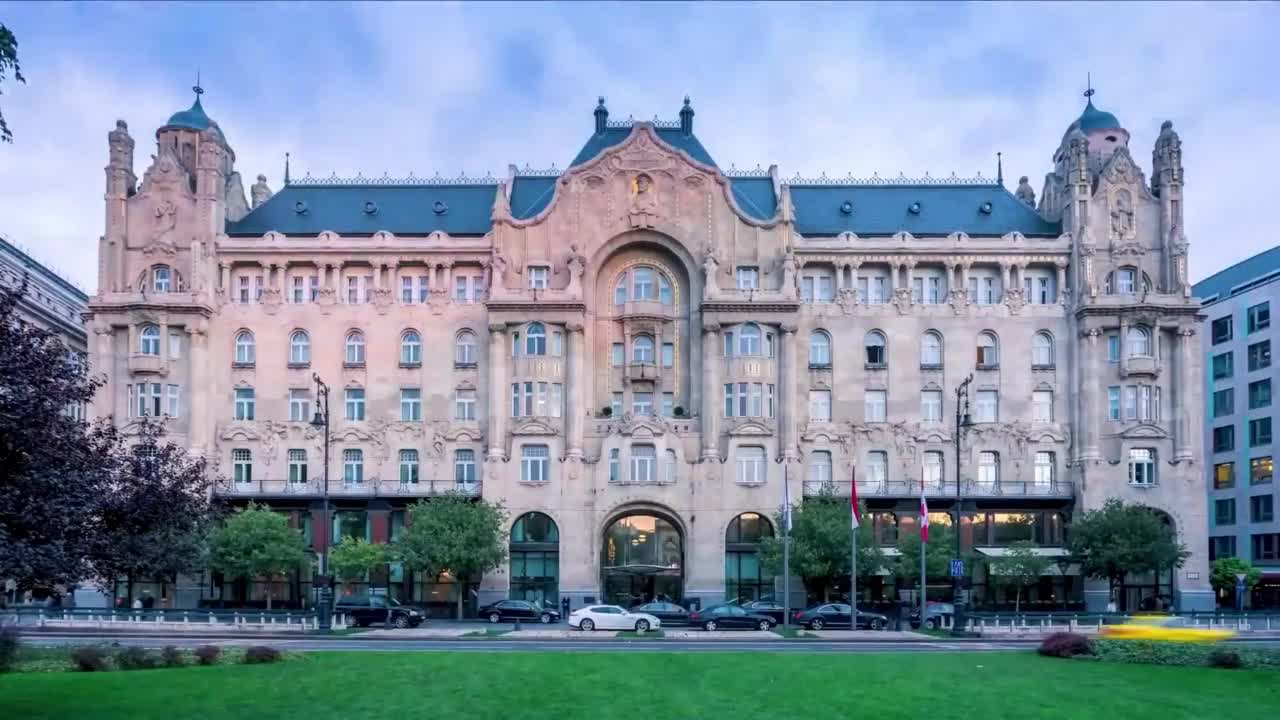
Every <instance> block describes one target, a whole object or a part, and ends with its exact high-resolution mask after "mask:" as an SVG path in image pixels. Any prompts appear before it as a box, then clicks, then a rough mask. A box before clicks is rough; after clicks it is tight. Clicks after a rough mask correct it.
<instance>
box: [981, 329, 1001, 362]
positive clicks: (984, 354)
mask: <svg viewBox="0 0 1280 720" xmlns="http://www.w3.org/2000/svg"><path fill="white" fill-rule="evenodd" d="M977 347H978V358H977V360H978V367H979V368H994V367H999V365H1000V351H999V347H1000V346H999V343H998V341H997V340H996V336H995V335H994V334H992V333H989V332H984V333H979V334H978V346H977Z"/></svg>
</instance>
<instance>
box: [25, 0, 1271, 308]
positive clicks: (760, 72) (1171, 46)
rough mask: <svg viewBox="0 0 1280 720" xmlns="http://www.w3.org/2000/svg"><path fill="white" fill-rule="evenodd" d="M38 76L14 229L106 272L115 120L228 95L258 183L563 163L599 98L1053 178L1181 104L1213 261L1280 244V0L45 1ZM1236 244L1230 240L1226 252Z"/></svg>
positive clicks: (720, 148) (867, 170)
mask: <svg viewBox="0 0 1280 720" xmlns="http://www.w3.org/2000/svg"><path fill="white" fill-rule="evenodd" d="M14 15H15V17H12V18H9V19H6V22H7V23H8V24H9V25H10V27H11V28H12V29H13V30H14V31H15V32H16V33H17V35H18V37H19V40H20V42H21V43H22V46H21V48H20V50H21V52H22V56H21V57H22V60H23V66H24V71H25V74H26V75H27V76H28V80H29V83H30V84H29V85H28V86H15V87H10V86H8V85H7V84H6V86H5V90H6V92H5V95H4V96H3V97H2V98H0V103H2V104H0V108H3V110H4V111H5V114H6V118H8V119H9V120H10V124H11V125H12V126H13V128H14V131H15V134H16V136H17V142H16V143H15V144H14V145H12V146H5V147H0V188H3V189H4V192H3V193H0V218H2V219H0V232H5V233H6V234H7V235H9V236H10V237H12V238H14V239H16V240H18V241H20V242H22V243H23V244H25V245H27V246H29V247H31V248H32V249H33V251H34V252H35V254H36V255H37V256H38V257H40V258H42V259H45V260H48V261H50V262H52V263H54V264H57V265H59V266H61V267H64V268H65V269H66V270H67V272H69V273H70V274H71V275H72V277H73V278H74V279H75V280H77V281H78V282H80V283H81V284H83V285H85V286H87V287H89V288H92V287H94V286H95V285H96V266H97V263H96V257H95V256H96V250H97V244H96V241H97V238H98V236H99V235H100V234H101V232H102V226H103V221H102V187H103V185H102V183H103V175H102V166H103V165H104V164H105V161H106V143H105V140H106V132H107V131H108V130H109V129H110V128H111V126H112V124H113V122H114V120H115V118H116V117H124V118H125V119H127V120H128V121H129V122H130V127H131V129H132V132H133V134H134V137H135V138H136V139H137V140H138V160H137V164H138V168H137V170H138V172H139V174H141V172H142V170H143V169H144V168H145V166H146V161H147V156H148V155H149V154H150V152H151V148H150V147H148V146H149V145H150V144H151V137H152V132H153V130H154V128H155V127H157V126H158V125H160V124H161V123H162V122H163V120H164V119H165V118H166V117H167V116H168V115H169V114H170V113H172V112H173V111H175V110H178V109H181V108H184V107H186V106H187V105H188V104H189V103H190V94H189V92H188V91H187V87H188V86H189V84H190V83H191V82H192V79H193V75H194V73H195V70H196V69H197V68H199V69H200V70H201V71H202V75H203V83H204V86H205V87H206V89H207V90H208V93H207V94H206V95H205V107H206V109H207V110H208V111H209V113H210V115H212V116H213V117H214V118H216V119H217V120H218V122H219V124H220V125H221V126H222V128H223V130H224V132H225V133H226V135H227V137H228V139H229V141H230V142H231V144H232V146H233V147H234V148H235V151H236V155H237V167H238V169H239V170H240V172H241V173H242V175H244V176H245V177H246V178H252V177H253V176H255V175H257V174H258V173H260V172H261V173H264V174H266V175H267V176H268V178H270V182H271V184H272V185H273V186H276V187H278V186H279V184H280V179H281V170H282V164H283V154H284V153H285V152H286V151H288V152H291V153H292V156H293V158H294V171H295V172H298V173H301V172H305V171H308V170H310V171H312V172H314V173H316V174H323V175H328V174H329V173H330V172H337V173H338V174H340V175H346V174H354V173H356V172H357V171H359V172H363V173H364V174H365V175H377V174H381V173H382V172H383V171H388V172H390V173H391V174H393V175H399V174H406V173H408V172H409V171H413V172H414V173H415V174H417V175H430V174H432V173H434V172H437V171H438V172H440V173H441V174H443V175H456V174H458V173H459V172H463V171H465V172H467V173H468V174H483V173H485V172H492V173H494V174H495V175H501V174H502V173H503V172H504V169H505V167H506V165H507V164H508V163H517V164H520V165H524V164H525V163H526V162H527V163H529V164H532V165H533V166H534V167H548V166H550V165H551V164H553V163H555V164H556V165H557V166H559V167H561V168H563V167H564V166H565V163H567V162H568V160H569V159H570V158H572V157H573V155H574V154H575V153H576V152H577V150H578V148H579V147H580V146H581V144H582V143H583V142H584V141H585V140H586V137H587V134H588V133H589V132H590V127H591V123H592V118H591V111H592V109H593V107H594V105H595V96H596V95H597V94H603V95H606V96H607V97H608V102H609V108H610V110H611V112H612V115H613V117H615V118H618V117H626V116H628V115H631V114H633V115H635V116H636V117H646V118H647V117H652V116H653V115H654V114H655V113H656V114H658V115H660V116H661V117H663V118H674V117H675V114H676V112H677V111H678V109H679V106H680V101H681V98H682V97H683V96H684V95H685V94H686V93H687V94H689V95H691V96H692V97H693V100H694V107H695V109H696V110H697V113H698V114H697V118H696V121H695V126H696V129H697V132H698V135H699V137H700V138H701V139H702V141H703V143H704V144H705V145H706V146H707V148H708V150H709V151H710V152H711V154H712V156H713V157H715V158H716V160H717V161H718V162H719V163H720V164H721V165H722V166H724V167H728V166H729V165H730V164H737V165H738V166H739V167H754V166H755V165H756V164H757V163H759V164H762V165H768V164H770V163H777V164H779V165H780V167H781V169H782V171H783V173H784V175H787V176H790V175H794V174H797V173H799V174H802V175H806V176H809V175H817V174H819V173H821V172H826V173H827V174H828V175H831V176H838V175H845V174H847V173H852V174H854V175H856V176H868V175H870V174H871V173H872V172H879V173H880V174H881V175H897V174H898V173H899V172H902V173H905V174H906V175H908V176H915V175H922V174H924V173H925V172H928V173H930V174H932V175H934V176H940V175H946V174H949V173H950V172H953V171H954V172H956V173H957V174H960V175H972V174H975V173H976V172H979V171H981V172H982V173H983V174H984V175H987V176H990V175H992V174H993V173H994V171H995V153H996V152H997V151H1000V152H1003V154H1004V167H1005V175H1006V177H1007V178H1008V179H1009V181H1010V182H1011V183H1012V182H1014V181H1016V178H1017V177H1018V176H1019V175H1028V176H1030V177H1031V178H1032V184H1033V186H1035V187H1036V188H1037V190H1039V185H1040V182H1041V180H1042V178H1043V176H1044V173H1045V172H1047V171H1048V170H1049V167H1050V162H1049V159H1050V156H1051V154H1052V153H1053V151H1054V150H1055V149H1056V147H1057V144H1058V142H1059V140H1060V139H1061V137H1062V132H1063V130H1064V129H1065V128H1066V126H1067V124H1068V123H1069V122H1070V121H1071V120H1072V119H1074V118H1075V117H1076V116H1077V115H1078V114H1079V112H1080V109H1081V105H1082V102H1083V99H1082V98H1081V97H1080V92H1081V91H1082V90H1083V89H1084V80H1085V77H1084V76H1085V74H1086V73H1089V72H1092V75H1093V78H1094V83H1095V85H1096V86H1097V87H1098V88H1099V94H1098V95H1097V97H1096V98H1095V99H1096V100H1097V104H1098V105H1099V106H1100V107H1103V108H1105V109H1107V110H1109V111H1111V112H1113V113H1115V114H1116V115H1117V116H1118V117H1119V118H1120V119H1121V121H1122V122H1124V123H1125V124H1126V126H1127V127H1128V129H1129V130H1130V132H1131V133H1132V135H1133V138H1132V143H1131V147H1132V149H1133V153H1134V156H1135V157H1136V158H1137V159H1138V160H1139V161H1141V162H1144V163H1145V162H1146V158H1147V157H1148V153H1149V150H1150V148H1151V145H1152V143H1153V142H1154V139H1155V136H1156V134H1157V133H1158V130H1159V125H1160V122H1161V121H1162V120H1165V119H1172V120H1174V122H1175V127H1176V128H1177V129H1178V131H1179V132H1180V133H1181V135H1182V138H1183V143H1184V158H1185V162H1186V165H1187V175H1186V177H1187V191H1186V212H1187V233H1188V236H1189V238H1190V240H1191V242H1192V251H1191V252H1192V255H1191V274H1192V276H1193V277H1194V278H1200V277H1204V276H1206V275H1208V274H1210V273H1212V272H1214V271H1216V270H1218V269H1220V268H1221V267H1223V266H1225V265H1228V264H1231V263H1232V262H1235V261H1237V260H1239V259H1243V258H1244V257H1246V256H1248V255H1251V254H1253V253H1256V252H1259V251H1261V250H1264V249H1266V248H1267V247H1269V246H1270V245H1271V244H1273V240H1272V236H1271V234H1270V233H1269V232H1268V231H1269V230H1270V228H1269V226H1268V225H1267V224H1266V221H1265V219H1264V217H1263V214H1262V213H1259V212H1258V211H1257V209H1256V202H1257V201H1256V200H1255V199H1254V195H1255V194H1256V191H1255V190H1254V188H1267V187H1269V184H1270V183H1269V181H1270V177H1269V173H1270V170H1271V167H1272V166H1273V165H1274V161H1275V160H1276V159H1280V133H1277V129H1280V128H1277V123H1278V122H1280V121H1278V120H1277V117H1280V114H1277V113H1276V112H1275V108H1276V107H1280V89H1277V88H1276V87H1275V86H1274V84H1272V83H1266V82H1258V78H1268V77H1273V76H1275V75H1276V74H1277V72H1276V71H1277V70H1280V67H1277V66H1278V65H1280V60H1278V59H1277V57H1276V56H1275V54H1274V53H1271V52H1269V44H1270V42H1271V41H1270V38H1269V36H1268V33H1269V32H1270V30H1271V29H1272V28H1274V27H1277V26H1280V23H1278V22H1277V21H1278V20H1280V8H1277V6H1275V5H1269V4H1235V5H1233V4H1225V3H1216V4H1212V5H1208V4H1206V5H1193V4H1187V3H1179V4H1142V3H1125V4H1112V5H1106V6H1102V5H1078V4H1021V3H1020V4H1012V3H1009V4H980V5H960V4H909V5H907V4H893V5H872V4H829V5H827V4H824V5H811V4H742V5H728V4H719V3H703V4H688V5H674V4H661V5H659V4H648V3H638V4H590V5H589V4H562V5H552V4H538V5H533V4H527V5H526V4H428V5H406V4H391V5H381V4H372V3H361V4H354V5H337V4H318V5H301V4H280V5H242V4H236V5H222V4H191V5H164V6H156V5H123V6H118V5H100V4H89V5H73V6H68V5H22V6H17V8H16V12H14ZM1209 248H1213V250H1212V252H1210V250H1209Z"/></svg>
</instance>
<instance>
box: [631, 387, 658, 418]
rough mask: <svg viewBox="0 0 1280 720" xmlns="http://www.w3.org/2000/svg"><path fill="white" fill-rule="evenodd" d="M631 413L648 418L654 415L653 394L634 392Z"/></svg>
mask: <svg viewBox="0 0 1280 720" xmlns="http://www.w3.org/2000/svg"><path fill="white" fill-rule="evenodd" d="M631 412H632V413H633V414H635V415H638V416H642V417H647V416H649V415H652V414H653V393H651V392H633V393H631Z"/></svg>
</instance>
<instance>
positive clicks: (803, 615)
mask: <svg viewBox="0 0 1280 720" xmlns="http://www.w3.org/2000/svg"><path fill="white" fill-rule="evenodd" d="M852 615H853V608H851V607H849V606H848V605H845V604H844V603H825V604H823V605H814V606H813V607H811V608H809V609H808V610H801V611H800V612H797V613H796V614H795V616H794V617H793V618H792V619H793V620H794V622H795V623H796V624H797V625H803V626H805V627H807V628H809V629H810V630H821V629H823V628H847V627H849V626H850V622H849V621H850V619H851V617H852ZM888 624H889V618H887V617H885V616H884V615H881V614H880V613H873V612H863V611H862V610H859V611H858V628H857V629H858V630H883V629H885V626H887V625H888Z"/></svg>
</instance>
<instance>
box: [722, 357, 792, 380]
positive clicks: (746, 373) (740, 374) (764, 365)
mask: <svg viewBox="0 0 1280 720" xmlns="http://www.w3.org/2000/svg"><path fill="white" fill-rule="evenodd" d="M723 362H724V374H723V375H721V377H722V378H723V379H724V381H725V382H729V381H730V380H738V381H746V380H751V379H756V380H760V381H763V382H775V381H776V378H777V377H778V364H777V360H776V359H774V358H770V357H731V358H724V359H723Z"/></svg>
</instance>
